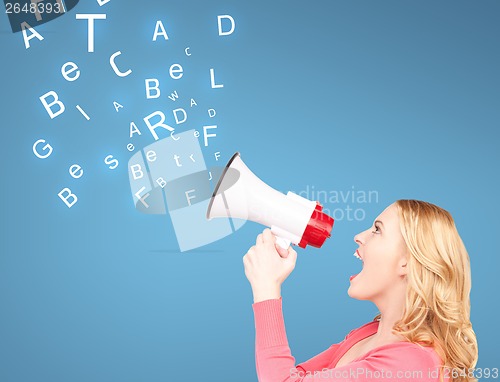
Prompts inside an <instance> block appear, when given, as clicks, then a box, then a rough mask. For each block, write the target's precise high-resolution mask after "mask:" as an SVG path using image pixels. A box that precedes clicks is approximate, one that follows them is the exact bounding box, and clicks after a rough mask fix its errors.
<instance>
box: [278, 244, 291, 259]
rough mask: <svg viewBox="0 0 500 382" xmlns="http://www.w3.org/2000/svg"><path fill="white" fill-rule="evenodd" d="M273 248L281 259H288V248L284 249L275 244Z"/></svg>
mask: <svg viewBox="0 0 500 382" xmlns="http://www.w3.org/2000/svg"><path fill="white" fill-rule="evenodd" d="M274 246H275V248H276V251H277V252H278V254H279V255H280V256H281V257H282V258H286V257H288V253H289V249H290V247H288V248H286V249H285V248H283V247H282V246H281V245H279V244H275V245H274Z"/></svg>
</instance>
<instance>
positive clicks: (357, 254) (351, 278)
mask: <svg viewBox="0 0 500 382" xmlns="http://www.w3.org/2000/svg"><path fill="white" fill-rule="evenodd" d="M353 256H354V257H356V258H358V259H359V260H361V261H363V258H362V257H361V256H360V255H359V252H358V250H356V252H354V255H353ZM357 275H359V273H356V274H355V275H352V276H351V277H349V281H352V280H353V279H354V278H355V277H356V276H357Z"/></svg>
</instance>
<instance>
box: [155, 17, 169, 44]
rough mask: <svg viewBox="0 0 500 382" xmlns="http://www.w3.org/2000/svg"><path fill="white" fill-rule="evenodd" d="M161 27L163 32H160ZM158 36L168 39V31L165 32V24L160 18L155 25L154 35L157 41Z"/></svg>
mask: <svg viewBox="0 0 500 382" xmlns="http://www.w3.org/2000/svg"><path fill="white" fill-rule="evenodd" d="M159 29H161V32H159V33H158V30H159ZM158 36H163V37H164V38H165V40H168V35H167V32H165V27H164V26H163V23H162V22H161V20H158V21H157V22H156V27H155V33H154V35H153V41H156V37H158Z"/></svg>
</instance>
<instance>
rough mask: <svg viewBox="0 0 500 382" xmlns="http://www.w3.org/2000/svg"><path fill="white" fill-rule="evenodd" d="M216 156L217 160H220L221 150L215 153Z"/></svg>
mask: <svg viewBox="0 0 500 382" xmlns="http://www.w3.org/2000/svg"><path fill="white" fill-rule="evenodd" d="M214 156H215V160H216V161H218V160H219V158H220V151H217V152H216V153H214Z"/></svg>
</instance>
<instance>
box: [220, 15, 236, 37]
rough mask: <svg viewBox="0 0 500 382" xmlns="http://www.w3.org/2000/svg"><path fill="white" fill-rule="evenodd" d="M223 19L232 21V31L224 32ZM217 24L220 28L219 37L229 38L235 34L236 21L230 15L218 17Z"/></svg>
mask: <svg viewBox="0 0 500 382" xmlns="http://www.w3.org/2000/svg"><path fill="white" fill-rule="evenodd" d="M222 19H228V20H229V21H231V29H230V30H229V31H228V32H224V31H222V22H221V21H222ZM217 24H218V26H219V36H228V35H230V34H231V33H233V32H234V19H233V18H232V17H231V16H229V15H222V16H217Z"/></svg>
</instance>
